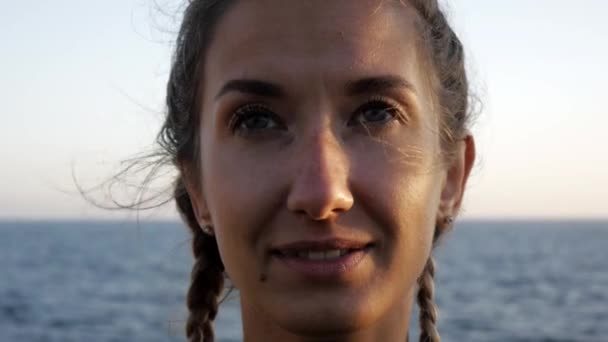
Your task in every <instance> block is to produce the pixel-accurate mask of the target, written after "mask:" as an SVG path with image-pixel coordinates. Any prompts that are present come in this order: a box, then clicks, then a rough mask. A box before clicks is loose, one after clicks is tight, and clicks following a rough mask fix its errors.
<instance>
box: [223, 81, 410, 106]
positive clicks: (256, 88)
mask: <svg viewBox="0 0 608 342" xmlns="http://www.w3.org/2000/svg"><path fill="white" fill-rule="evenodd" d="M393 89H406V90H410V91H413V92H415V89H414V86H413V85H412V84H411V83H410V82H408V81H407V80H405V79H404V78H402V77H400V76H396V75H384V76H375V77H366V78H362V79H359V80H356V81H353V82H349V83H348V84H347V85H346V92H347V93H348V95H350V96H356V95H362V94H369V93H380V92H384V91H387V90H393ZM229 92H240V93H246V94H251V95H256V96H261V97H272V98H281V97H285V91H284V90H283V88H281V86H280V85H278V84H275V83H271V82H266V81H260V80H249V79H235V80H230V81H228V82H226V84H224V86H223V87H222V88H221V89H220V91H219V92H218V93H217V95H216V96H215V99H216V100H217V99H218V98H220V97H222V96H223V95H225V94H227V93H229Z"/></svg>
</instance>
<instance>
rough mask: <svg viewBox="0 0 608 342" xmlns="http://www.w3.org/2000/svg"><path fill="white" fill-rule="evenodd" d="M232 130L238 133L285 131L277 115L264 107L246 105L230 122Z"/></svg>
mask: <svg viewBox="0 0 608 342" xmlns="http://www.w3.org/2000/svg"><path fill="white" fill-rule="evenodd" d="M230 121H231V122H230V128H231V129H232V130H233V131H234V132H238V131H261V130H266V129H283V128H284V127H285V126H284V125H283V124H281V123H280V120H279V119H278V117H277V115H276V114H274V113H273V112H272V111H270V110H269V109H268V108H266V107H265V106H262V105H246V106H244V107H241V108H239V109H237V110H236V112H235V113H234V116H233V117H232V119H231V120H230Z"/></svg>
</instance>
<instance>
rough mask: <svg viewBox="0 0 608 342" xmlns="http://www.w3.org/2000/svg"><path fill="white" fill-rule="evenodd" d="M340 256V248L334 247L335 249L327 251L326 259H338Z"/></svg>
mask: <svg viewBox="0 0 608 342" xmlns="http://www.w3.org/2000/svg"><path fill="white" fill-rule="evenodd" d="M339 257H340V250H339V249H334V250H333V251H327V252H325V259H337V258H339Z"/></svg>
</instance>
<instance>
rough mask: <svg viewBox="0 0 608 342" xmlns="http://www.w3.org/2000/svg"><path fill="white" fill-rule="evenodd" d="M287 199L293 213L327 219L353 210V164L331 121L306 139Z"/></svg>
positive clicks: (322, 124)
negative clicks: (351, 172)
mask: <svg viewBox="0 0 608 342" xmlns="http://www.w3.org/2000/svg"><path fill="white" fill-rule="evenodd" d="M298 154H299V156H297V158H298V163H297V165H296V168H297V170H296V172H294V179H293V184H292V188H291V191H290V194H289V198H288V207H289V209H290V210H292V211H295V212H298V213H301V214H306V215H308V216H309V217H310V218H312V219H314V220H324V219H328V218H330V217H332V216H335V215H337V214H339V213H340V212H344V211H346V210H348V209H350V208H351V207H352V205H353V196H352V194H351V192H350V189H349V170H350V161H349V158H348V155H347V153H346V151H345V148H344V146H343V143H342V142H341V139H340V138H339V136H338V134H337V133H336V132H334V130H333V129H332V125H331V123H330V122H329V121H325V122H323V121H319V125H317V126H316V127H315V128H314V129H311V132H310V134H308V135H307V136H306V137H303V139H302V141H301V145H300V149H299V153H298Z"/></svg>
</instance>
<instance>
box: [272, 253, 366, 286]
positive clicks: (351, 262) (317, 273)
mask: <svg viewBox="0 0 608 342" xmlns="http://www.w3.org/2000/svg"><path fill="white" fill-rule="evenodd" d="M369 249H370V248H363V249H360V250H357V251H353V252H350V253H348V254H345V255H343V256H341V257H339V258H336V259H332V260H309V259H304V258H297V257H286V256H275V257H276V258H277V259H278V260H279V261H280V262H281V263H282V264H284V265H285V266H287V268H289V269H290V270H292V271H295V272H297V273H299V274H300V275H302V276H305V277H310V278H321V279H327V278H341V277H344V276H346V275H347V274H349V273H351V272H353V271H354V270H355V268H356V267H357V265H359V264H360V263H361V261H363V259H365V257H366V256H367V255H368V253H369Z"/></svg>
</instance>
